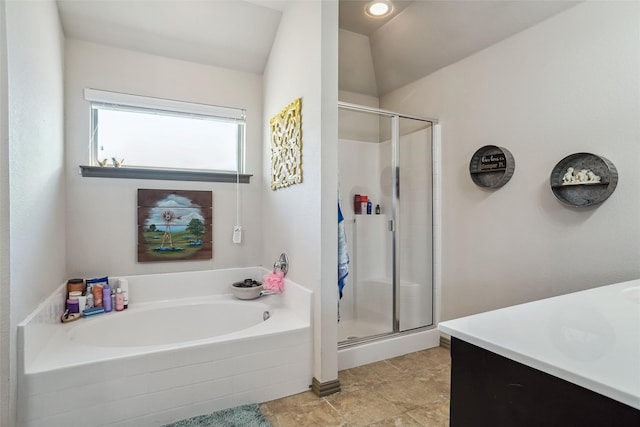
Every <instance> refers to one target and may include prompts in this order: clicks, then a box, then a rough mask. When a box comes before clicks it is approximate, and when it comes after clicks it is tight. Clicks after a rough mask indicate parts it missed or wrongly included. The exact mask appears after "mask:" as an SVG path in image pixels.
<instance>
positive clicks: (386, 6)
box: [364, 0, 393, 18]
mask: <svg viewBox="0 0 640 427" xmlns="http://www.w3.org/2000/svg"><path fill="white" fill-rule="evenodd" d="M392 10H393V5H392V4H391V2H390V1H389V0H374V1H372V2H370V3H367V5H366V6H365V8H364V11H365V12H366V14H367V15H369V16H373V17H375V18H381V17H383V16H387V15H388V14H390V13H391V11H392Z"/></svg>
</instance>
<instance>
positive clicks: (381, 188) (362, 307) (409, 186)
mask: <svg viewBox="0 0 640 427" xmlns="http://www.w3.org/2000/svg"><path fill="white" fill-rule="evenodd" d="M338 107H339V108H338V111H339V116H338V117H339V141H338V157H339V160H338V182H339V186H340V187H339V193H340V194H339V195H340V203H341V209H342V213H343V216H344V227H345V235H346V240H347V249H348V253H349V258H350V264H349V275H348V276H347V279H346V284H345V286H344V289H343V296H342V298H341V299H340V301H339V321H338V348H339V349H341V348H348V347H351V346H356V345H359V344H364V343H370V342H373V341H376V340H383V339H386V338H389V337H393V336H396V335H399V334H404V333H408V332H415V331H420V330H424V329H428V328H430V327H431V328H433V326H434V323H435V320H434V286H433V283H434V281H433V145H434V144H433V141H434V124H435V123H436V121H435V120H433V119H421V118H417V117H409V116H406V115H402V114H397V113H393V112H390V111H384V110H380V109H376V108H371V107H365V106H360V105H355V104H348V103H343V102H340V103H339V104H338ZM363 196H366V197H367V199H368V201H370V202H371V213H370V214H369V213H368V212H367V207H366V204H362V205H361V207H360V208H359V207H358V206H357V205H356V199H357V198H360V199H362V198H363ZM361 203H362V202H361ZM378 212H379V213H378Z"/></svg>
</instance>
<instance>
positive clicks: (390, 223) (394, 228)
mask: <svg viewBox="0 0 640 427" xmlns="http://www.w3.org/2000/svg"><path fill="white" fill-rule="evenodd" d="M389 231H391V232H392V233H393V232H394V231H396V227H395V224H394V223H393V220H392V219H390V220H389Z"/></svg>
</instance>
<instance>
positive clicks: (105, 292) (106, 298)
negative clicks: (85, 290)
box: [102, 283, 112, 312]
mask: <svg viewBox="0 0 640 427" xmlns="http://www.w3.org/2000/svg"><path fill="white" fill-rule="evenodd" d="M102 306H103V307H104V311H106V312H109V311H111V309H112V308H111V289H109V284H108V283H105V285H104V286H103V287H102Z"/></svg>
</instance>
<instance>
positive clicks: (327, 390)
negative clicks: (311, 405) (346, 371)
mask: <svg viewBox="0 0 640 427" xmlns="http://www.w3.org/2000/svg"><path fill="white" fill-rule="evenodd" d="M311 391H313V392H314V393H315V394H316V396H318V397H324V396H329V395H330V394H333V393H337V392H339V391H340V380H333V381H327V382H325V383H321V382H320V381H318V380H317V379H316V378H315V377H313V381H312V382H311Z"/></svg>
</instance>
